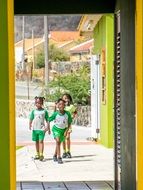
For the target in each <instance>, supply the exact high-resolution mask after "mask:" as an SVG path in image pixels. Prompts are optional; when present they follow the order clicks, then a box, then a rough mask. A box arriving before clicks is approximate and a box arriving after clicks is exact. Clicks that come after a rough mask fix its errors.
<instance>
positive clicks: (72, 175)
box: [16, 140, 114, 182]
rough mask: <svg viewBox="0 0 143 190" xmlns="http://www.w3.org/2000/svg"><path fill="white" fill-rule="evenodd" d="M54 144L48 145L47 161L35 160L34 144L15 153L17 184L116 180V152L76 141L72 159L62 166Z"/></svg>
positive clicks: (73, 145) (65, 161) (72, 147)
mask: <svg viewBox="0 0 143 190" xmlns="http://www.w3.org/2000/svg"><path fill="white" fill-rule="evenodd" d="M54 149H55V143H54V142H46V143H45V149H44V156H45V159H44V160H43V161H42V162H41V161H39V160H34V159H33V156H34V155H35V146H34V144H31V145H26V146H25V147H23V148H21V149H19V150H17V151H16V156H17V181H22V182H23V181H42V182H44V181H45V182H56V181H61V182H62V181H64V182H65V181H68V182H69V181H113V179H114V168H113V149H107V148H105V147H103V146H102V145H99V144H95V143H93V142H89V141H85V142H80V141H76V140H75V141H74V142H73V143H72V146H71V149H72V151H71V152H72V158H71V159H63V162H64V163H63V164H58V163H55V162H53V160H52V157H53V152H54Z"/></svg>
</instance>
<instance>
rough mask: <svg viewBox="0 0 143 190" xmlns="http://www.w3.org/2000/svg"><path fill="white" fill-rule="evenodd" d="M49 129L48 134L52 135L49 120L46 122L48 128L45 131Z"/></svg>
mask: <svg viewBox="0 0 143 190" xmlns="http://www.w3.org/2000/svg"><path fill="white" fill-rule="evenodd" d="M47 131H48V134H49V135H50V134H51V130H50V123H49V122H48V121H47V122H46V128H45V132H47Z"/></svg>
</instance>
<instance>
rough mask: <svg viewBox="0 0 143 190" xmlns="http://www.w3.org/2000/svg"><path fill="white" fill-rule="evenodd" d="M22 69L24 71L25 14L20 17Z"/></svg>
mask: <svg viewBox="0 0 143 190" xmlns="http://www.w3.org/2000/svg"><path fill="white" fill-rule="evenodd" d="M22 42H23V43H22V71H23V72H25V70H26V65H25V16H23V17H22Z"/></svg>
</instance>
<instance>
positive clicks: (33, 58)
mask: <svg viewBox="0 0 143 190" xmlns="http://www.w3.org/2000/svg"><path fill="white" fill-rule="evenodd" d="M34 46H35V43H34V30H33V29H32V62H33V65H32V68H33V69H35V47H34Z"/></svg>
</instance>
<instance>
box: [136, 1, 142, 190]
mask: <svg viewBox="0 0 143 190" xmlns="http://www.w3.org/2000/svg"><path fill="white" fill-rule="evenodd" d="M142 13H143V0H136V126H137V189H138V190H142V189H143V14H142Z"/></svg>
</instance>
